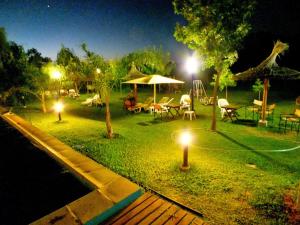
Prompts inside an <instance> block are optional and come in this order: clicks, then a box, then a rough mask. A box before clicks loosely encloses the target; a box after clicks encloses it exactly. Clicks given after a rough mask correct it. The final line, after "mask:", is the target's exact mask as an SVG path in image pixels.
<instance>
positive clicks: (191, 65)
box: [185, 56, 199, 111]
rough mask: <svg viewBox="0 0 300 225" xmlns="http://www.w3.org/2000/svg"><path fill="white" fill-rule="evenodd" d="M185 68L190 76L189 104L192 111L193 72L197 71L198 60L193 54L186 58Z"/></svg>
mask: <svg viewBox="0 0 300 225" xmlns="http://www.w3.org/2000/svg"><path fill="white" fill-rule="evenodd" d="M185 69H186V71H187V72H188V74H189V75H190V76H191V78H192V93H191V95H192V96H191V104H192V111H194V93H195V92H194V78H195V74H196V73H197V71H198V69H199V62H198V60H197V58H196V57H195V56H190V57H188V58H187V59H186V62H185Z"/></svg>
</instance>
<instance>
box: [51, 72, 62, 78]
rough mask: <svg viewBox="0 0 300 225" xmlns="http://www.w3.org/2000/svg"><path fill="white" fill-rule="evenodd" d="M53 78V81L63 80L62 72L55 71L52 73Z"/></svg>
mask: <svg viewBox="0 0 300 225" xmlns="http://www.w3.org/2000/svg"><path fill="white" fill-rule="evenodd" d="M51 77H52V78H53V79H57V80H58V79H60V78H61V72H60V71H58V70H53V71H52V72H51Z"/></svg>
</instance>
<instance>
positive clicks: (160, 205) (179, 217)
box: [104, 192, 206, 225]
mask: <svg viewBox="0 0 300 225" xmlns="http://www.w3.org/2000/svg"><path fill="white" fill-rule="evenodd" d="M104 224H110V225H111V224H114V225H123V224H139V225H146V224H154V225H162V224H164V225H173V224H180V225H187V224H191V225H192V224H195V225H204V224H206V223H205V222H204V221H203V220H202V219H201V218H199V217H197V216H196V215H194V214H192V213H190V212H188V211H186V210H184V209H182V208H180V207H178V206H177V205H176V204H172V203H170V202H168V201H166V200H163V199H161V198H159V197H158V196H157V195H153V194H151V193H150V192H146V193H145V194H144V195H142V196H141V197H140V198H138V199H137V200H136V201H134V202H133V203H132V204H130V205H129V206H128V207H126V208H125V209H124V210H122V211H121V212H120V213H119V214H118V215H116V216H115V217H112V218H111V219H109V220H108V221H106V222H105V223H104Z"/></svg>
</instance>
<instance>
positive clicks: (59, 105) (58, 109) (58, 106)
mask: <svg viewBox="0 0 300 225" xmlns="http://www.w3.org/2000/svg"><path fill="white" fill-rule="evenodd" d="M63 109H64V105H63V104H62V103H61V102H57V103H55V104H54V110H55V112H57V114H58V121H61V112H62V111H63Z"/></svg>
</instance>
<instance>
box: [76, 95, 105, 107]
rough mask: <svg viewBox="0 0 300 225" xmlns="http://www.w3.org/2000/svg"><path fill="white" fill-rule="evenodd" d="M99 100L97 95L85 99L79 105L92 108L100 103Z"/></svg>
mask: <svg viewBox="0 0 300 225" xmlns="http://www.w3.org/2000/svg"><path fill="white" fill-rule="evenodd" d="M100 101H101V98H100V96H99V95H98V94H96V95H94V97H92V98H87V99H86V100H85V101H84V102H81V105H87V106H92V105H93V104H94V105H97V103H100ZM101 103H102V102H101Z"/></svg>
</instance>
